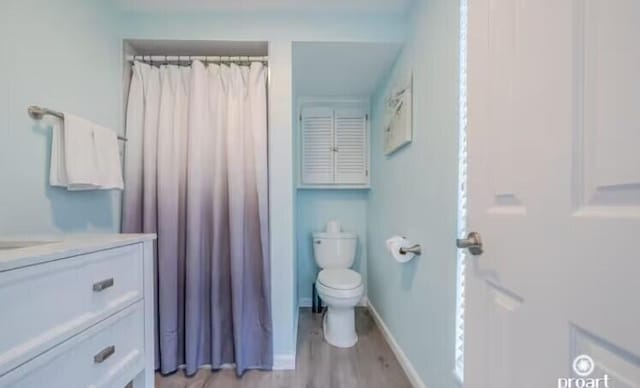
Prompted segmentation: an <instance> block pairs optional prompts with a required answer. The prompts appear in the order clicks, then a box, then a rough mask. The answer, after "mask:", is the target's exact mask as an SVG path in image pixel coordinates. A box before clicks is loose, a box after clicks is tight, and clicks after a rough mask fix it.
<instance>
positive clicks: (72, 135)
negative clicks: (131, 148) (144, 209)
mask: <svg viewBox="0 0 640 388" xmlns="http://www.w3.org/2000/svg"><path fill="white" fill-rule="evenodd" d="M49 182H50V184H51V185H52V186H62V187H66V188H67V190H110V189H120V190H122V189H123V186H124V185H123V182H122V167H121V163H120V154H119V149H118V138H117V136H116V134H115V132H113V131H111V130H109V129H106V128H103V127H100V126H99V125H97V124H94V123H92V122H90V121H88V120H85V119H82V118H80V117H77V116H75V115H73V114H70V113H65V114H64V126H63V127H60V126H54V128H53V138H52V142H51V168H50V171H49Z"/></svg>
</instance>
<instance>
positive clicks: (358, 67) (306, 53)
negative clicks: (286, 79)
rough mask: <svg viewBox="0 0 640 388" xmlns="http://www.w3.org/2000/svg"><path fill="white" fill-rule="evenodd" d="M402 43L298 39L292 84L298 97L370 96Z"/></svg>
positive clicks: (395, 56) (389, 66) (295, 46)
mask: <svg viewBox="0 0 640 388" xmlns="http://www.w3.org/2000/svg"><path fill="white" fill-rule="evenodd" d="M401 47H402V45H401V44H399V43H342V42H340V43H337V42H326V43H319V42H295V43H294V44H293V82H294V83H293V87H294V92H295V94H296V95H297V96H298V97H326V96H343V97H345V96H349V97H351V96H353V97H368V96H370V95H371V94H372V93H373V92H374V91H375V90H376V88H377V87H378V85H379V84H380V82H381V81H382V80H384V79H385V78H386V77H387V76H388V75H389V72H390V71H391V68H392V67H393V64H394V62H395V60H396V58H397V57H398V54H399V53H400V50H401Z"/></svg>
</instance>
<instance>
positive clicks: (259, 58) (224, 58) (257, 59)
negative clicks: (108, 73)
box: [127, 55, 269, 65]
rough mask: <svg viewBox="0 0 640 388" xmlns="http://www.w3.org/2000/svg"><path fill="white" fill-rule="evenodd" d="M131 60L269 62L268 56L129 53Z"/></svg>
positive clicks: (156, 61) (155, 61) (129, 59)
mask: <svg viewBox="0 0 640 388" xmlns="http://www.w3.org/2000/svg"><path fill="white" fill-rule="evenodd" d="M127 60H128V61H129V62H134V61H139V62H146V63H187V62H192V61H196V60H197V61H202V62H208V63H247V62H261V63H263V64H265V65H266V64H268V63H269V57H267V56H257V57H256V56H246V55H243V56H219V55H214V56H203V55H129V56H128V57H127Z"/></svg>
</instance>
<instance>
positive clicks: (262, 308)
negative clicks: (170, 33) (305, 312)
mask: <svg viewBox="0 0 640 388" xmlns="http://www.w3.org/2000/svg"><path fill="white" fill-rule="evenodd" d="M266 88H267V84H266V68H265V67H264V66H263V65H262V64H261V63H252V64H251V66H238V65H235V64H231V65H229V66H227V65H217V64H210V65H208V66H205V65H204V64H203V63H202V62H199V61H194V62H193V64H192V65H191V66H189V67H186V66H171V65H165V66H160V67H157V66H151V65H148V64H145V63H141V62H136V63H134V65H133V74H132V78H131V84H130V90H129V98H128V104H127V122H126V125H127V137H128V140H129V141H128V143H127V150H126V156H125V193H124V204H123V225H122V229H123V232H125V233H127V232H145V233H157V234H158V240H157V246H156V247H157V249H156V256H157V261H156V263H157V266H156V274H157V279H156V290H157V293H156V295H157V325H156V326H157V333H156V340H157V342H156V367H157V368H159V370H160V371H161V372H162V373H170V372H173V371H175V370H176V369H177V368H178V367H179V366H181V365H185V367H186V372H187V374H193V373H195V372H196V371H197V368H198V367H201V366H203V365H211V366H212V367H213V368H214V369H217V368H220V367H222V366H223V365H225V364H231V363H234V364H235V365H236V371H237V373H238V374H242V373H243V372H244V371H245V370H247V369H252V368H257V369H271V367H272V363H273V359H272V357H273V356H272V347H273V345H272V328H271V302H270V295H271V293H270V281H269V279H270V266H269V249H268V241H269V239H268V208H267V206H268V198H267V195H268V187H267V90H266Z"/></svg>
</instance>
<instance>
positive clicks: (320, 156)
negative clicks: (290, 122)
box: [301, 107, 334, 185]
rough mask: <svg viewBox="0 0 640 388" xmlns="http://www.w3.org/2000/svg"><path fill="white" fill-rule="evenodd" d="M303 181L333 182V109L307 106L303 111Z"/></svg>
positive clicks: (307, 182) (308, 182) (315, 183)
mask: <svg viewBox="0 0 640 388" xmlns="http://www.w3.org/2000/svg"><path fill="white" fill-rule="evenodd" d="M301 127H302V167H301V168H302V183H303V184H308V185H317V184H331V183H333V180H334V176H333V169H334V152H333V150H334V145H333V133H334V130H333V109H331V108H325V107H314V108H305V109H304V110H303V111H302V123H301Z"/></svg>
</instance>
